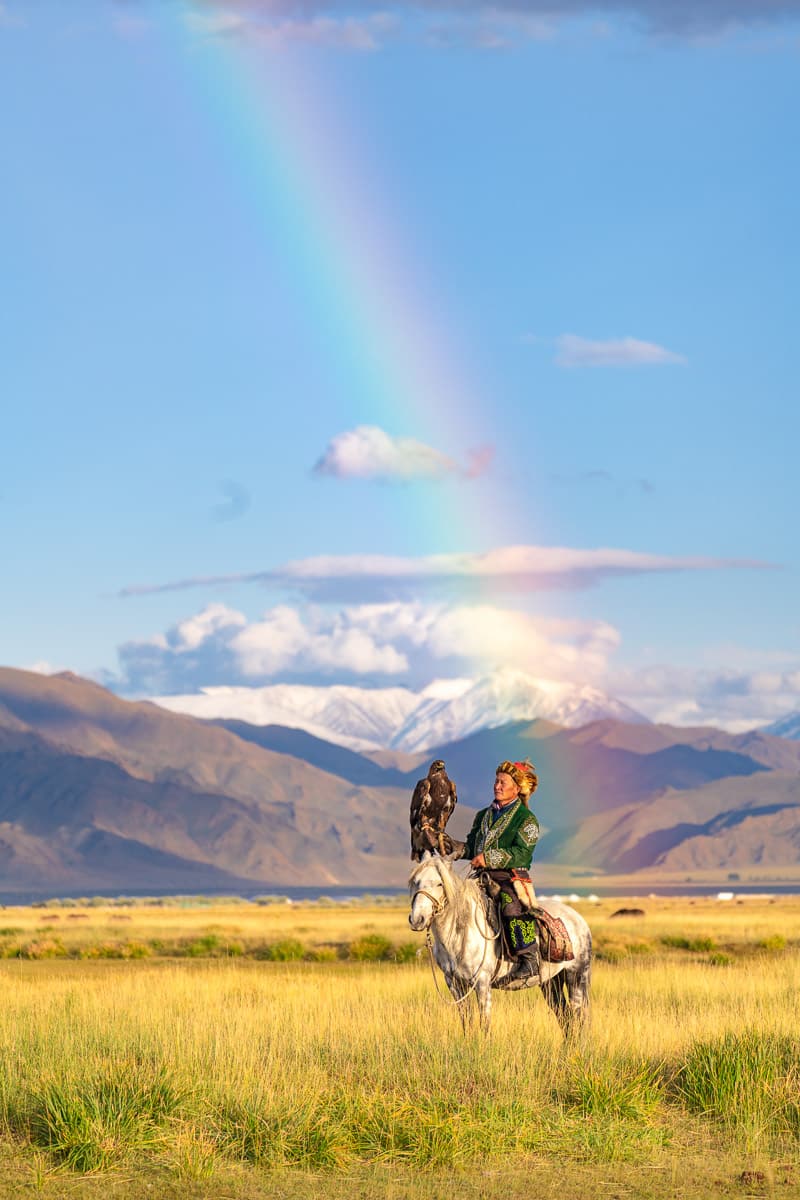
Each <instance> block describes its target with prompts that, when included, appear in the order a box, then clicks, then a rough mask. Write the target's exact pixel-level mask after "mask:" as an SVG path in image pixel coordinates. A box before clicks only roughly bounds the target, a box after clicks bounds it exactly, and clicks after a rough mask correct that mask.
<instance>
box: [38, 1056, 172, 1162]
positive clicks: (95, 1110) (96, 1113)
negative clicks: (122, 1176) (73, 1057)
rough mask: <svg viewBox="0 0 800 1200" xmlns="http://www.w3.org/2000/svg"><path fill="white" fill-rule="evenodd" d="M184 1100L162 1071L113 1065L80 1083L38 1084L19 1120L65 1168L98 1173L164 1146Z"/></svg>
mask: <svg viewBox="0 0 800 1200" xmlns="http://www.w3.org/2000/svg"><path fill="white" fill-rule="evenodd" d="M182 1100H183V1094H182V1093H181V1091H180V1089H179V1088H177V1087H176V1086H175V1084H174V1083H173V1081H172V1080H171V1079H170V1077H169V1076H168V1075H167V1073H166V1071H165V1070H164V1069H163V1068H155V1069H147V1068H144V1067H142V1066H141V1065H138V1064H115V1065H114V1066H113V1067H112V1066H109V1067H107V1068H106V1069H104V1070H101V1071H99V1072H96V1073H94V1074H92V1075H89V1076H88V1077H86V1078H84V1079H82V1080H74V1081H67V1080H64V1079H42V1080H40V1081H39V1083H38V1085H37V1086H36V1087H35V1088H34V1089H33V1090H32V1091H31V1092H30V1094H29V1095H28V1097H27V1101H26V1103H25V1106H24V1109H23V1111H22V1112H20V1113H19V1114H18V1117H17V1121H18V1123H19V1124H20V1125H22V1126H23V1128H26V1130H27V1133H28V1136H29V1137H30V1140H31V1142H32V1143H33V1144H34V1145H35V1146H38V1147H41V1148H42V1149H46V1150H49V1151H50V1153H51V1154H52V1155H53V1157H54V1158H56V1159H57V1160H58V1161H59V1162H61V1163H62V1164H63V1165H65V1166H67V1167H70V1168H72V1169H73V1170H75V1171H84V1172H85V1171H99V1170H105V1169H107V1168H108V1167H111V1166H115V1165H117V1164H119V1163H120V1162H123V1161H124V1160H125V1159H126V1158H128V1157H129V1156H130V1155H131V1154H132V1153H133V1152H135V1151H138V1150H143V1149H150V1148H153V1147H156V1146H158V1145H160V1144H162V1142H163V1138H164V1133H163V1126H164V1123H165V1121H166V1120H167V1119H168V1118H169V1117H170V1116H172V1115H173V1114H174V1113H175V1112H176V1110H177V1109H178V1107H179V1106H180V1104H181V1103H182Z"/></svg>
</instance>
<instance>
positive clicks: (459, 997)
mask: <svg viewBox="0 0 800 1200" xmlns="http://www.w3.org/2000/svg"><path fill="white" fill-rule="evenodd" d="M445 979H446V980H447V986H448V988H449V990H450V995H451V996H452V997H453V999H454V1000H455V1002H456V1008H457V1009H458V1015H459V1017H460V1018H461V1032H462V1033H466V1032H467V1027H468V1025H469V1024H471V1022H470V1021H469V1020H468V1018H469V1017H470V1016H471V1013H468V1012H467V1004H466V1003H465V997H466V995H467V993H466V989H465V986H464V980H463V979H461V977H460V976H459V975H456V974H455V973H453V974H448V975H446V976H445Z"/></svg>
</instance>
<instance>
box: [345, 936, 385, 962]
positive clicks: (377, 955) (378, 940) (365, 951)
mask: <svg viewBox="0 0 800 1200" xmlns="http://www.w3.org/2000/svg"><path fill="white" fill-rule="evenodd" d="M392 949H393V947H392V943H391V942H390V941H389V939H388V938H386V937H383V935H382V934H380V933H366V934H364V936H363V937H360V938H357V939H356V941H354V942H351V943H350V951H349V953H350V957H351V958H353V959H355V960H356V962H379V961H380V960H381V959H387V958H391V957H392Z"/></svg>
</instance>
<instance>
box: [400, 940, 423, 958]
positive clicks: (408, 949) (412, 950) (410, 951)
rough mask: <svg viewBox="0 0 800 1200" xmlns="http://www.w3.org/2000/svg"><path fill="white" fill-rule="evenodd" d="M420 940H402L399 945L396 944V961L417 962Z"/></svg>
mask: <svg viewBox="0 0 800 1200" xmlns="http://www.w3.org/2000/svg"><path fill="white" fill-rule="evenodd" d="M419 948H420V947H419V943H418V942H402V943H401V944H400V945H399V946H395V950H394V957H395V961H396V962H416V961H417V951H418V950H419Z"/></svg>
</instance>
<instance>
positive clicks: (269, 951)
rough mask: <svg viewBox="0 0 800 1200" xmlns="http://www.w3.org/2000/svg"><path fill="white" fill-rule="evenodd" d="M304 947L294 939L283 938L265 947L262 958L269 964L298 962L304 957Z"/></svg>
mask: <svg viewBox="0 0 800 1200" xmlns="http://www.w3.org/2000/svg"><path fill="white" fill-rule="evenodd" d="M305 952H306V949H305V946H304V945H303V943H302V942H299V941H298V940H297V939H296V938H284V939H283V941H281V942H273V944H272V945H271V946H267V948H266V950H265V951H264V954H263V957H264V958H266V959H267V960H268V961H269V962H299V960H300V959H301V958H303V957H304V956H305Z"/></svg>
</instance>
